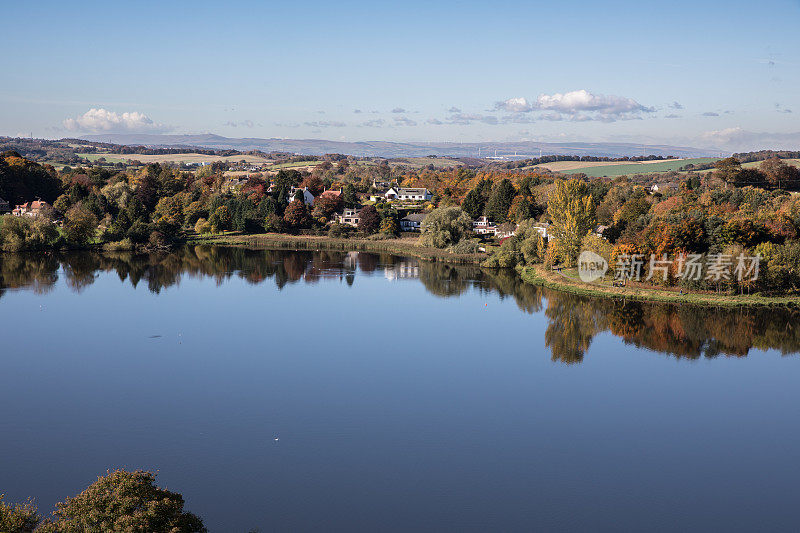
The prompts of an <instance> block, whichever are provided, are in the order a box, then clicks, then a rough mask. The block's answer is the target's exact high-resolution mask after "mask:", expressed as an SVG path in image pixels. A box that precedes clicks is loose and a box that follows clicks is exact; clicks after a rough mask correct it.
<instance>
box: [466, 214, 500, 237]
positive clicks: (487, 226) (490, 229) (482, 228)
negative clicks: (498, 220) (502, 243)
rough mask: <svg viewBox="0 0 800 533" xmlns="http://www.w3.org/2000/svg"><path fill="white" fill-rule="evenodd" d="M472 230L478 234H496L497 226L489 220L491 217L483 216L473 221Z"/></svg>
mask: <svg viewBox="0 0 800 533" xmlns="http://www.w3.org/2000/svg"><path fill="white" fill-rule="evenodd" d="M472 231H474V232H475V233H477V234H478V235H496V234H497V226H496V225H495V224H494V222H491V221H490V220H489V217H487V216H482V217H478V219H477V220H473V221H472Z"/></svg>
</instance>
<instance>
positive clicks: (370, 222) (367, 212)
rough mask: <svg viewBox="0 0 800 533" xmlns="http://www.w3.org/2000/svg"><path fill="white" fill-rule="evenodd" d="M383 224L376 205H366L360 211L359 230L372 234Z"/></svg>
mask: <svg viewBox="0 0 800 533" xmlns="http://www.w3.org/2000/svg"><path fill="white" fill-rule="evenodd" d="M380 224H381V216H380V215H379V214H378V210H377V209H375V206H374V205H366V206H364V207H363V208H362V209H361V211H359V212H358V230H359V231H363V232H364V233H366V234H369V235H372V234H373V233H375V232H376V231H378V228H379V227H380Z"/></svg>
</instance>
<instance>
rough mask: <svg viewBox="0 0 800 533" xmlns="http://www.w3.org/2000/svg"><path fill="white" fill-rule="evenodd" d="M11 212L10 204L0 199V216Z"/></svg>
mask: <svg viewBox="0 0 800 533" xmlns="http://www.w3.org/2000/svg"><path fill="white" fill-rule="evenodd" d="M10 211H11V204H9V203H8V202H7V201H6V200H3V199H2V198H0V214H3V213H9V212H10Z"/></svg>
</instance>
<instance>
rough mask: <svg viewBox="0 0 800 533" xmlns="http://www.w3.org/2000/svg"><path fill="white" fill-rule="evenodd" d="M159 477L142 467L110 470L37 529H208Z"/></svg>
mask: <svg viewBox="0 0 800 533" xmlns="http://www.w3.org/2000/svg"><path fill="white" fill-rule="evenodd" d="M155 479H156V476H155V474H153V473H152V472H144V471H141V470H138V471H136V472H126V471H124V470H117V471H115V472H109V473H108V474H107V475H105V476H101V477H99V478H98V479H97V481H95V482H94V483H93V484H92V485H90V486H89V488H87V489H86V490H85V491H83V492H81V493H80V494H78V495H77V496H75V497H74V498H67V500H66V501H65V502H62V503H59V504H58V505H57V507H58V509H57V510H56V511H55V513H53V519H52V520H48V521H45V522H44V523H43V524H42V525H41V526H39V527H38V528H37V529H36V531H37V532H40V531H41V532H42V533H83V532H88V531H98V532H99V531H118V532H125V533H128V532H130V533H134V532H136V533H138V532H152V533H196V532H205V531H206V528H205V527H204V526H203V521H202V520H201V519H200V518H199V517H197V516H196V515H194V514H192V513H189V512H185V511H184V510H183V503H184V502H183V497H182V496H181V495H180V494H178V493H176V492H170V491H168V490H166V489H162V488H159V487H157V486H156V484H155Z"/></svg>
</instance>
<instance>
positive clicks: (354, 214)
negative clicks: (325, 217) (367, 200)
mask: <svg viewBox="0 0 800 533" xmlns="http://www.w3.org/2000/svg"><path fill="white" fill-rule="evenodd" d="M334 220H336V222H338V223H339V224H348V225H350V226H358V220H359V218H358V210H357V209H353V208H351V207H346V208H345V209H344V211H342V212H341V213H336V215H335V216H334Z"/></svg>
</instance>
